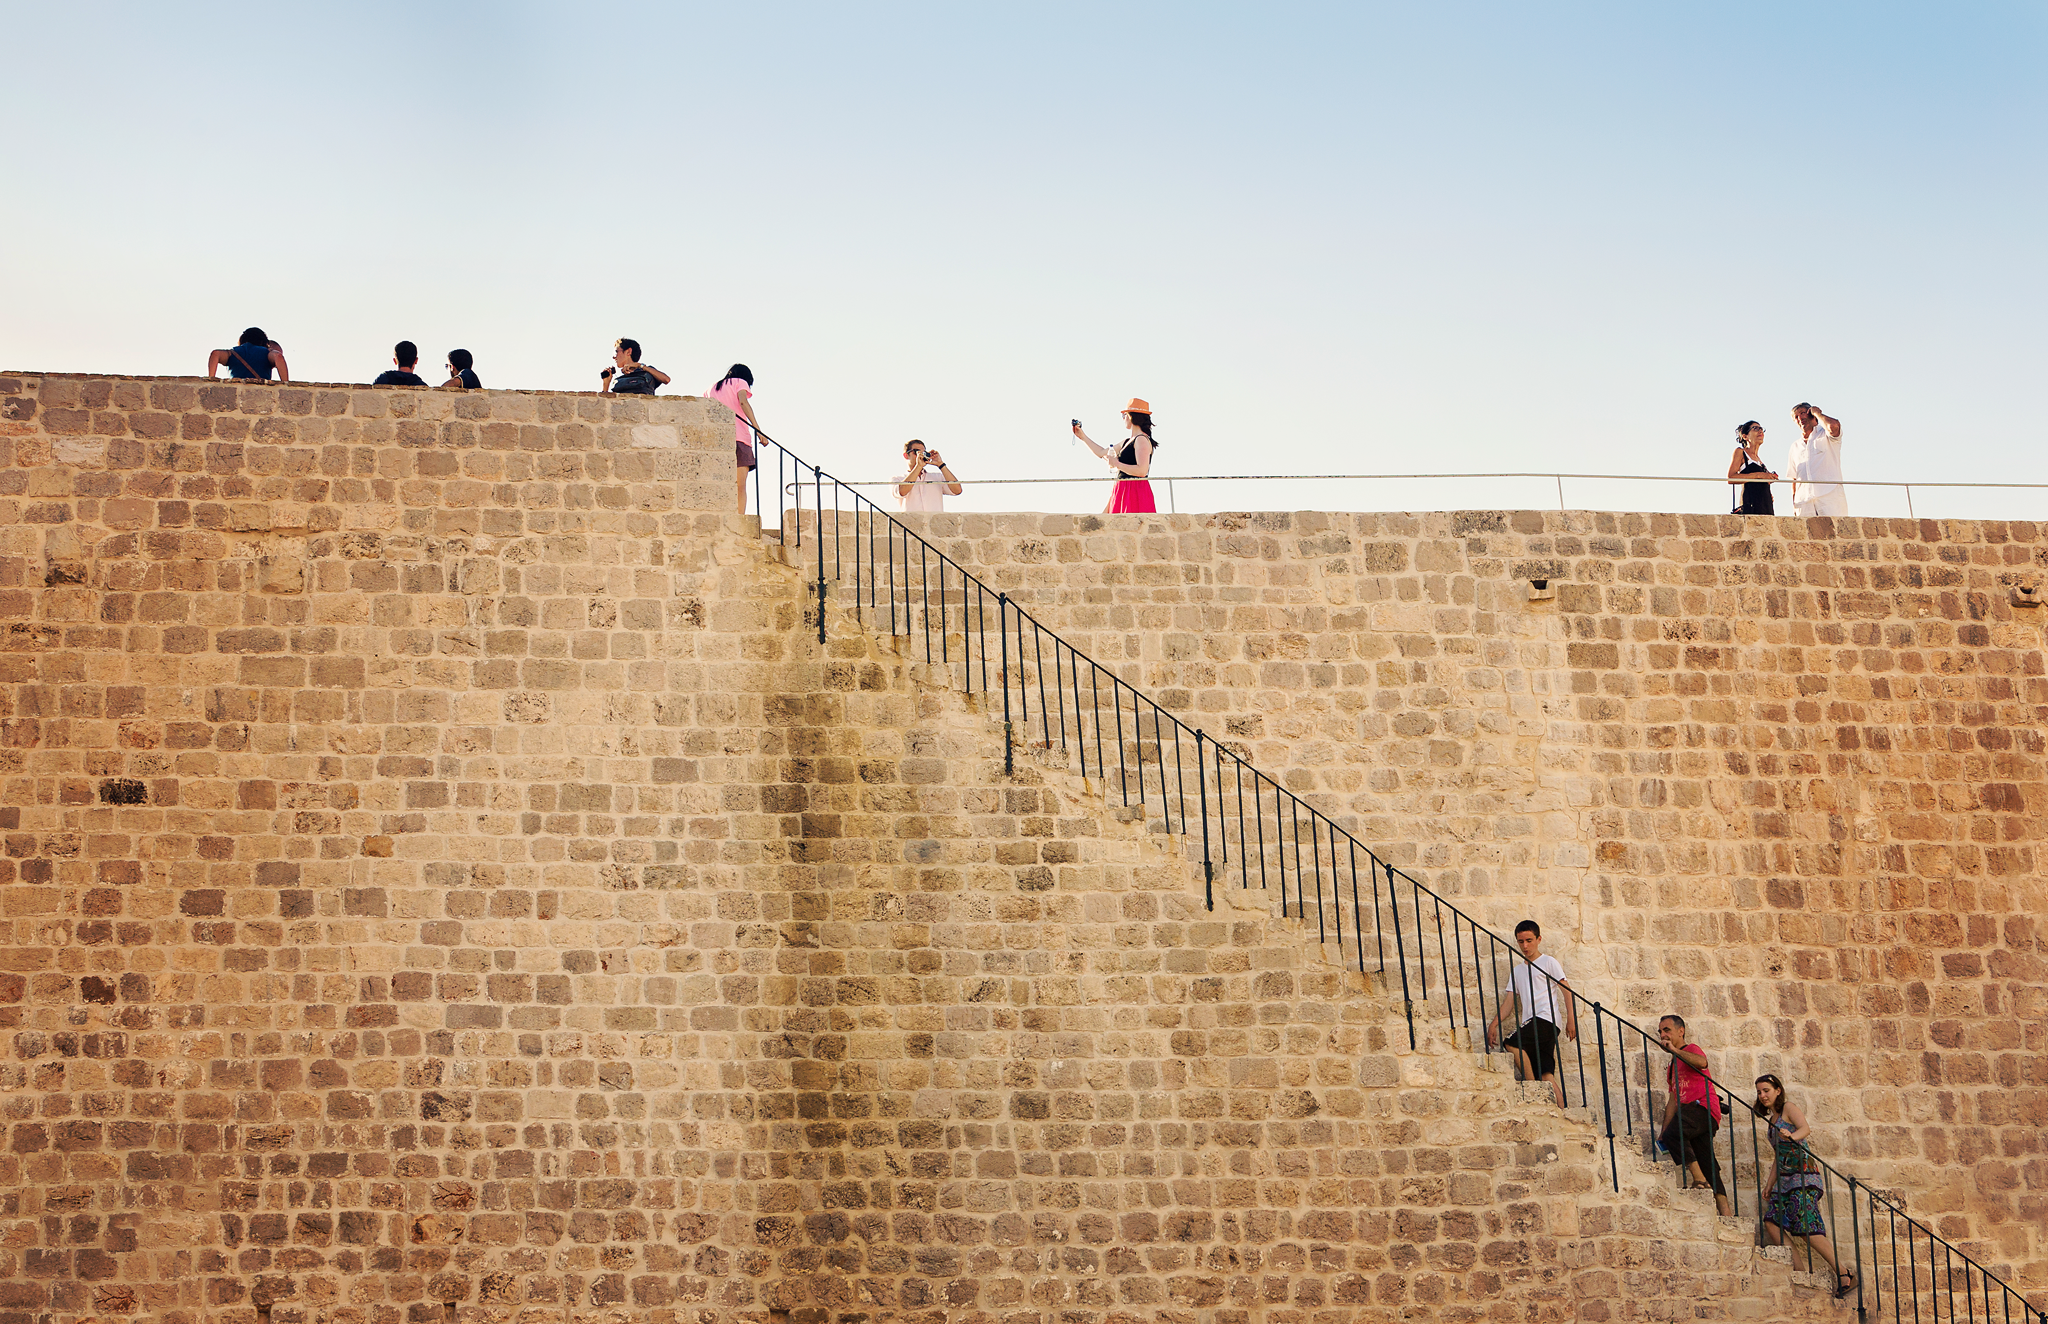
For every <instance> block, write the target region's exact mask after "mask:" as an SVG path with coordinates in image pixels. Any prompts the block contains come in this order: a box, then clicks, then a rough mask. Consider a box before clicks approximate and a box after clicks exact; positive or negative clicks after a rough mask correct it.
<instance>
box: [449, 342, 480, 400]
mask: <svg viewBox="0 0 2048 1324" xmlns="http://www.w3.org/2000/svg"><path fill="white" fill-rule="evenodd" d="M440 389H442V390H444V391H481V390H483V389H484V383H483V379H482V378H481V377H478V376H477V375H476V355H474V354H472V353H470V352H469V351H468V350H466V349H451V350H449V351H448V380H447V381H445V382H442V383H441V387H440Z"/></svg>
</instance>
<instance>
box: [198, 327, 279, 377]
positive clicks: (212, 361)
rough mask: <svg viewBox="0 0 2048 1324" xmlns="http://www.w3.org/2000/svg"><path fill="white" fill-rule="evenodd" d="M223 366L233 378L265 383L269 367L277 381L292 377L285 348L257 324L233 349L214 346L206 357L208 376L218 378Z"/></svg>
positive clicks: (244, 334)
mask: <svg viewBox="0 0 2048 1324" xmlns="http://www.w3.org/2000/svg"><path fill="white" fill-rule="evenodd" d="M222 368H226V369H227V370H228V376H230V377H232V378H234V379H235V380H236V381H251V382H267V381H269V380H270V374H271V370H272V369H275V370H276V372H277V379H278V380H279V381H281V382H288V381H290V380H291V379H292V374H291V369H289V368H287V367H286V366H285V362H284V347H283V346H282V345H279V344H278V343H277V342H276V341H274V340H272V339H271V338H270V337H269V336H266V335H264V334H263V328H262V327H260V326H252V327H250V328H249V329H248V330H247V331H244V332H243V333H242V343H241V344H239V345H236V346H235V347H234V348H233V349H217V350H215V351H213V353H211V354H209V355H207V356H206V375H207V376H209V377H219V376H220V370H221V369H222Z"/></svg>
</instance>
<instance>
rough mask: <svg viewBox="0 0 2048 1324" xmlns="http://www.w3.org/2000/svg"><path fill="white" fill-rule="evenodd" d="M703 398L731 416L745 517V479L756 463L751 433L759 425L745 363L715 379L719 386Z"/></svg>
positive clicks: (742, 512)
mask: <svg viewBox="0 0 2048 1324" xmlns="http://www.w3.org/2000/svg"><path fill="white" fill-rule="evenodd" d="M704 394H706V395H708V396H710V397H711V398H712V399H713V400H716V401H718V403H720V404H722V405H724V406H725V407H726V408H727V409H730V410H732V412H733V424H732V438H733V441H732V452H733V462H734V463H735V464H736V465H737V466H738V473H739V494H740V514H742V515H744V514H746V513H747V475H748V474H750V473H752V472H753V471H754V465H755V464H756V463H758V461H757V460H756V459H755V457H754V432H755V429H756V428H758V427H759V426H760V421H759V420H758V419H756V418H755V417H754V405H753V399H754V374H753V371H752V370H751V369H749V368H748V367H747V365H746V364H744V363H735V364H733V365H732V366H731V367H730V368H727V369H726V370H725V376H723V377H721V378H719V379H718V385H716V386H714V387H712V388H711V389H710V390H708V391H706V392H705V393H704Z"/></svg>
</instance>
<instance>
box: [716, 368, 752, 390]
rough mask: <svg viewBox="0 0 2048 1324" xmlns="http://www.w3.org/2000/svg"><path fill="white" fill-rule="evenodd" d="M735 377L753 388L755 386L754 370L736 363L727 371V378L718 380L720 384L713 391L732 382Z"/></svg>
mask: <svg viewBox="0 0 2048 1324" xmlns="http://www.w3.org/2000/svg"><path fill="white" fill-rule="evenodd" d="M735 377H737V378H739V379H740V380H741V381H743V382H745V383H746V384H747V385H749V386H752V385H753V384H754V370H753V369H752V368H749V367H748V366H747V365H746V364H744V363H735V364H733V365H732V366H731V367H730V368H727V369H726V370H725V376H723V377H720V378H719V379H718V384H717V385H716V386H713V387H712V388H711V389H712V390H714V391H715V390H717V389H718V387H719V386H723V385H725V384H726V383H727V382H729V381H731V380H732V379H733V378H735Z"/></svg>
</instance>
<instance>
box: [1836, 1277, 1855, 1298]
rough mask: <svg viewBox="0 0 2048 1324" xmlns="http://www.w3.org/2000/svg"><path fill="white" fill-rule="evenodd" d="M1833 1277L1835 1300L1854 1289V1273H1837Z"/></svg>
mask: <svg viewBox="0 0 2048 1324" xmlns="http://www.w3.org/2000/svg"><path fill="white" fill-rule="evenodd" d="M1835 1279H1836V1283H1835V1300H1837V1301H1840V1300H1841V1299H1842V1298H1843V1297H1845V1296H1847V1295H1849V1293H1851V1292H1853V1291H1855V1290H1856V1275H1855V1274H1853V1273H1838V1274H1836V1275H1835Z"/></svg>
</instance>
